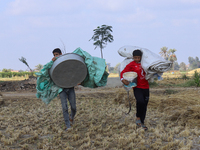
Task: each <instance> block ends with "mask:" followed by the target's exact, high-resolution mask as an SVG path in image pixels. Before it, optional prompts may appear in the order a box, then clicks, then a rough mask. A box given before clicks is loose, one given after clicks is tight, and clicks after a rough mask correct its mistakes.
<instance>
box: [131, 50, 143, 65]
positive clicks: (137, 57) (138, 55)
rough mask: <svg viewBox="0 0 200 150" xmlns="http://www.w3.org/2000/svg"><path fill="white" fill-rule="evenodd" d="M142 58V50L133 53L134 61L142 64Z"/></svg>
mask: <svg viewBox="0 0 200 150" xmlns="http://www.w3.org/2000/svg"><path fill="white" fill-rule="evenodd" d="M141 58H142V52H141V51H140V50H138V49H137V50H134V51H133V59H134V61H135V62H136V63H138V62H140V61H141Z"/></svg>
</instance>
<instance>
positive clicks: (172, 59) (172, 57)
mask: <svg viewBox="0 0 200 150" xmlns="http://www.w3.org/2000/svg"><path fill="white" fill-rule="evenodd" d="M176 51H177V50H176V49H175V48H174V49H170V50H169V51H168V53H169V58H168V60H169V61H171V62H172V63H173V70H174V62H175V61H177V57H176V54H174V53H175V52H176Z"/></svg>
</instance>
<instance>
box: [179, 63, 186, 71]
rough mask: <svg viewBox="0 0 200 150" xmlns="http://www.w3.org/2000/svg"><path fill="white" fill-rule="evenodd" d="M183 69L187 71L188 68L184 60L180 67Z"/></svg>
mask: <svg viewBox="0 0 200 150" xmlns="http://www.w3.org/2000/svg"><path fill="white" fill-rule="evenodd" d="M179 70H181V71H185V70H186V64H185V63H184V62H181V63H180V69H179Z"/></svg>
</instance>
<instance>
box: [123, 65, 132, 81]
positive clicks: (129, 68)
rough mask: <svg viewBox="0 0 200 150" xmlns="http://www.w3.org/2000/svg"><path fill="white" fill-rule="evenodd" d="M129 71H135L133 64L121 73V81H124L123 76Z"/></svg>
mask: <svg viewBox="0 0 200 150" xmlns="http://www.w3.org/2000/svg"><path fill="white" fill-rule="evenodd" d="M129 71H134V66H133V65H132V63H129V64H128V65H126V67H125V68H124V70H122V72H121V73H120V80H121V81H122V80H123V74H124V73H125V72H129Z"/></svg>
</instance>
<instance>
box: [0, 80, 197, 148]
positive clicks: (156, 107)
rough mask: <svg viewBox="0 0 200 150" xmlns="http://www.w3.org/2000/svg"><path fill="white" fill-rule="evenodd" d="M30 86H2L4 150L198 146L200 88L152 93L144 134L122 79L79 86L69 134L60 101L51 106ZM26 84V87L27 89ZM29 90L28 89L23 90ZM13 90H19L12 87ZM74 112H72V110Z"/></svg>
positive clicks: (0, 107) (0, 126) (154, 90)
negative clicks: (104, 85)
mask: <svg viewBox="0 0 200 150" xmlns="http://www.w3.org/2000/svg"><path fill="white" fill-rule="evenodd" d="M31 84H32V83H31V81H20V82H12V83H10V82H7V83H6V84H5V83H0V85H4V86H1V87H2V89H3V90H1V93H2V95H3V98H2V97H1V99H3V100H4V103H2V105H0V148H2V149H17V150H18V149H20V150H21V149H31V150H32V149H73V150H76V149H80V150H82V149H105V150H106V149H108V150H110V149H111V150H112V149H138V150H139V149H149V150H154V149H155V150H157V149H162V150H168V149H174V150H176V149H177V150H179V149H187V150H189V149H192V150H198V149H199V147H200V101H199V97H200V89H199V88H170V90H169V89H166V88H151V89H150V101H149V104H148V111H147V116H146V120H145V124H146V125H147V127H148V128H149V130H148V131H147V132H144V130H142V129H141V128H137V127H136V125H135V115H136V114H135V112H136V108H135V107H136V103H135V99H134V96H133V92H130V101H131V104H132V110H131V112H130V114H129V115H126V112H127V111H128V99H127V92H126V91H125V90H124V89H123V87H122V86H121V82H120V81H119V79H111V80H108V85H107V86H106V87H101V88H96V89H90V88H84V87H82V86H77V87H76V88H75V90H76V99H77V114H76V118H75V123H74V125H73V127H72V129H70V130H69V131H68V132H66V131H65V124H64V120H63V116H62V109H61V104H60V100H59V98H55V99H54V100H53V101H52V102H51V103H50V104H49V105H46V104H44V103H43V102H42V101H41V100H40V99H37V98H36V97H35V94H36V90H35V88H33V86H30V85H31ZM24 85H25V86H24ZM20 86H22V87H26V88H21V87H20ZM13 87H15V88H13ZM69 111H70V110H69Z"/></svg>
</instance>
